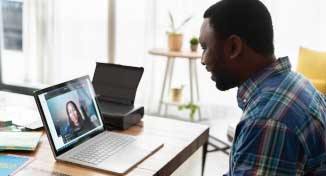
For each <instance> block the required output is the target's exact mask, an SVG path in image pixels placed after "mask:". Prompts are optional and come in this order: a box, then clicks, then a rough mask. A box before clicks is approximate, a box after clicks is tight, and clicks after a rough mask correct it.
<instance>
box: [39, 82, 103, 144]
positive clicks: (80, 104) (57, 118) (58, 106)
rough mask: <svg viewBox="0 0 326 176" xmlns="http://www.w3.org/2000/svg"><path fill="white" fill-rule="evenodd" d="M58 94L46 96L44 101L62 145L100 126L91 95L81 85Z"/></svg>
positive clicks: (65, 89)
mask: <svg viewBox="0 0 326 176" xmlns="http://www.w3.org/2000/svg"><path fill="white" fill-rule="evenodd" d="M84 86H87V85H84ZM63 91H64V92H65V93H62V92H63ZM66 91H67V92H66ZM58 92H60V94H59V95H57V96H55V95H56V93H54V94H48V95H47V96H46V97H45V99H46V103H47V105H48V108H49V111H50V114H51V116H52V120H53V124H54V127H55V131H56V135H57V137H58V138H60V139H62V141H63V143H64V144H66V143H68V142H69V141H72V140H73V139H75V138H77V137H79V136H82V135H83V134H85V133H87V132H88V131H90V130H92V129H94V128H96V127H97V126H99V125H100V121H99V119H98V117H97V115H96V110H95V105H94V103H93V101H92V97H91V94H90V92H89V90H88V89H86V88H83V85H80V88H78V89H72V90H70V89H69V88H67V87H65V88H62V90H59V91H58Z"/></svg>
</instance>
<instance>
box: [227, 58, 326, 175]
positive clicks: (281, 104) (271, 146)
mask: <svg viewBox="0 0 326 176" xmlns="http://www.w3.org/2000/svg"><path fill="white" fill-rule="evenodd" d="M237 98H238V105H239V107H240V108H241V109H242V110H243V116H242V118H241V120H240V122H239V124H238V125H237V128H236V133H235V138H234V141H233V145H232V148H231V154H230V168H229V175H277V176H279V175H326V103H325V99H324V97H323V95H321V93H319V92H318V91H317V90H316V89H315V88H314V87H313V86H312V85H311V83H310V82H309V81H307V79H305V78H304V77H303V76H301V75H300V74H298V73H295V72H292V71H291V65H290V63H289V60H288V58H287V57H284V58H280V59H278V60H277V61H276V62H274V63H273V64H271V65H270V66H268V67H267V68H265V69H263V70H262V71H260V72H259V73H257V74H255V75H253V76H252V77H251V78H250V79H248V80H246V81H245V82H244V83H243V84H242V85H241V86H240V87H239V89H238V97H237Z"/></svg>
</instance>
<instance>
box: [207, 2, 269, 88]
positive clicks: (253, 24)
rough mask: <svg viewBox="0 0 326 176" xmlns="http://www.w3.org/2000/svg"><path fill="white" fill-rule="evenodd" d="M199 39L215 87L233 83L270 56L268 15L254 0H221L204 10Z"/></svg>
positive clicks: (235, 84)
mask: <svg viewBox="0 0 326 176" xmlns="http://www.w3.org/2000/svg"><path fill="white" fill-rule="evenodd" d="M200 43H201V45H202V47H203V49H204V51H203V58H202V63H203V64H204V65H206V68H207V70H208V71H209V72H211V73H212V79H213V80H214V81H215V82H216V87H217V88H218V89H220V90H227V89H230V88H233V87H236V86H238V85H239V84H241V83H242V82H243V81H244V80H243V79H246V77H248V76H249V75H250V74H251V73H250V72H254V71H256V70H257V69H258V66H263V65H264V64H263V63H266V62H267V60H268V58H273V57H274V46H273V26H272V20H271V16H270V14H269V12H268V10H267V8H266V7H265V6H264V5H263V4H262V3H261V2H260V1H258V0H221V1H219V2H218V3H216V4H214V5H212V6H211V7H209V8H208V9H207V10H206V12H205V13H204V22H203V24H202V27H201V31H200ZM257 58H259V59H260V60H261V61H260V60H257ZM264 59H265V61H264ZM247 72H248V73H247Z"/></svg>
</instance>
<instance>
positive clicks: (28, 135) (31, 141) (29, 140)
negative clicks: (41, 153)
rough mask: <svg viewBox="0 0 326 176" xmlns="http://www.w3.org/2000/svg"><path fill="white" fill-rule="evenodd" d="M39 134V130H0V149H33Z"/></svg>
mask: <svg viewBox="0 0 326 176" xmlns="http://www.w3.org/2000/svg"><path fill="white" fill-rule="evenodd" d="M41 135H42V133H41V132H0V150H26V151H33V150H35V148H36V147H37V144H38V142H39V140H40V137H41Z"/></svg>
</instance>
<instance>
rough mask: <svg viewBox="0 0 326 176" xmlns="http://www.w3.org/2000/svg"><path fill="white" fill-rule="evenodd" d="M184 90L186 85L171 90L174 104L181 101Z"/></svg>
mask: <svg viewBox="0 0 326 176" xmlns="http://www.w3.org/2000/svg"><path fill="white" fill-rule="evenodd" d="M183 88H184V85H181V87H175V88H172V89H171V100H172V101H173V102H180V101H181V99H182V90H183Z"/></svg>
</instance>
